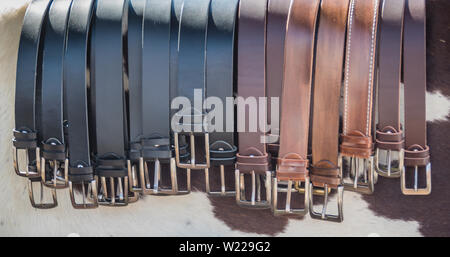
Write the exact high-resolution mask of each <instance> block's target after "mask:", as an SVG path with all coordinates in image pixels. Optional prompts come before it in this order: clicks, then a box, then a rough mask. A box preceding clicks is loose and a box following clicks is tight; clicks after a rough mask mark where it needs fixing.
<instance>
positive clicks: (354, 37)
mask: <svg viewBox="0 0 450 257" xmlns="http://www.w3.org/2000/svg"><path fill="white" fill-rule="evenodd" d="M378 8H379V1H378V0H367V1H366V0H352V1H351V2H350V10H349V15H348V28H347V50H346V51H347V52H346V59H345V70H344V74H345V80H344V106H343V113H344V115H343V119H344V122H343V124H344V127H343V133H342V135H341V145H340V154H341V157H340V158H339V161H340V162H341V164H340V165H339V166H340V168H341V174H343V166H342V164H343V163H342V161H343V159H344V157H345V159H347V161H348V163H349V166H350V168H349V174H348V175H349V177H350V179H351V180H352V183H346V182H345V181H344V187H345V189H347V190H352V191H358V192H362V193H368V194H370V193H372V192H373V188H374V172H373V156H372V152H373V146H372V99H373V92H374V89H373V88H374V73H375V59H376V49H377V23H378ZM361 173H362V174H361ZM360 180H361V181H360Z"/></svg>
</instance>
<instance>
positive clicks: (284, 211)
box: [272, 177, 311, 216]
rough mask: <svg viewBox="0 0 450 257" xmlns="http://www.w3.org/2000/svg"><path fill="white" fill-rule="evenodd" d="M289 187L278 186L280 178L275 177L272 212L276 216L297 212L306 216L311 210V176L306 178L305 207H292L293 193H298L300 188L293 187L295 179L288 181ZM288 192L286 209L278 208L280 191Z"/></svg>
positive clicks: (296, 213)
mask: <svg viewBox="0 0 450 257" xmlns="http://www.w3.org/2000/svg"><path fill="white" fill-rule="evenodd" d="M287 183H288V184H287V188H278V180H277V178H273V190H272V191H273V195H272V212H273V214H274V215H275V216H278V215H286V214H295V215H299V216H305V215H306V214H307V213H308V212H309V194H310V193H311V190H310V189H309V186H310V183H309V177H306V178H305V187H304V189H305V191H304V192H305V193H304V194H305V196H304V208H303V209H293V208H292V207H291V198H292V193H293V192H295V193H297V192H298V190H297V189H296V188H295V187H293V181H292V180H288V181H287ZM279 192H281V193H286V204H285V208H284V209H278V193H279Z"/></svg>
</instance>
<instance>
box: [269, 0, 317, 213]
mask: <svg viewBox="0 0 450 257" xmlns="http://www.w3.org/2000/svg"><path fill="white" fill-rule="evenodd" d="M319 3H320V1H318V0H315V1H311V0H294V1H292V4H291V8H290V10H289V16H288V21H287V31H286V39H285V40H286V42H285V58H284V74H283V89H282V95H281V124H280V125H281V126H280V149H279V155H278V161H277V170H276V178H274V180H273V196H272V199H273V212H274V214H287V213H289V214H291V213H295V214H299V215H305V214H306V213H308V212H309V208H308V203H309V197H308V195H309V176H308V158H307V155H308V133H309V115H310V99H311V83H312V70H313V59H314V40H315V30H316V20H317V13H318V10H319ZM281 181H285V182H287V188H282V189H281V188H280V189H278V183H279V182H281ZM293 182H294V183H300V182H304V184H305V198H304V203H305V207H304V208H303V209H293V208H291V194H292V192H297V190H296V189H294V188H293ZM278 192H286V193H287V197H286V205H285V208H284V209H283V210H279V209H277V195H278Z"/></svg>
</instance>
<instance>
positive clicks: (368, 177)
mask: <svg viewBox="0 0 450 257" xmlns="http://www.w3.org/2000/svg"><path fill="white" fill-rule="evenodd" d="M344 157H345V156H344V155H342V154H341V153H339V158H338V166H339V167H340V173H341V178H344V176H343V175H344V171H343V169H344V168H343V159H344ZM347 157H348V158H349V162H350V170H349V177H350V178H351V177H352V176H353V179H352V183H345V182H344V181H343V182H342V184H343V186H344V189H345V190H348V191H354V192H359V193H363V194H372V193H373V191H374V187H375V180H376V178H375V174H374V173H375V172H374V167H373V166H374V165H373V156H370V157H369V158H360V157H356V156H354V155H353V156H347ZM361 161H363V171H362V172H363V177H364V181H359V180H358V179H359V173H360V172H359V171H360V162H361Z"/></svg>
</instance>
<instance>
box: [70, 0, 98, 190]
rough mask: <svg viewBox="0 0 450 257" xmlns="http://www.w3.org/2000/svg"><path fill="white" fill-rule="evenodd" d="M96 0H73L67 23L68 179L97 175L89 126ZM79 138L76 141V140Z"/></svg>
mask: <svg viewBox="0 0 450 257" xmlns="http://www.w3.org/2000/svg"><path fill="white" fill-rule="evenodd" d="M93 3H94V1H92V0H88V1H74V2H73V3H72V6H71V9H70V15H69V23H68V35H67V46H66V55H65V58H64V83H65V86H66V90H65V98H64V99H66V101H67V103H66V104H65V107H66V108H67V120H68V129H67V131H68V136H69V137H68V138H69V142H72V143H70V144H69V153H70V154H69V180H70V181H72V182H76V183H79V182H83V181H92V180H93V178H94V174H93V168H92V163H91V156H90V146H89V127H88V97H87V87H88V73H87V68H88V66H87V64H88V58H89V56H88V35H89V32H90V24H91V20H92V12H93ZM73 142H76V143H73Z"/></svg>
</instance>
